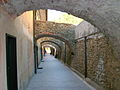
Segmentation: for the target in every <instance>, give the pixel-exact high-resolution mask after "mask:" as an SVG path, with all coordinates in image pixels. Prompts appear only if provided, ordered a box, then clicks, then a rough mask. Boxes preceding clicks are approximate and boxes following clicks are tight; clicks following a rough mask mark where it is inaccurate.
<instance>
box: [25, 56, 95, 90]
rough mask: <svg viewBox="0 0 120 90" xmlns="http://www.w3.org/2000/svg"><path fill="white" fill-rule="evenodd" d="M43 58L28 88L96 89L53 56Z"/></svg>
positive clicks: (52, 89)
mask: <svg viewBox="0 0 120 90" xmlns="http://www.w3.org/2000/svg"><path fill="white" fill-rule="evenodd" d="M43 60H44V62H42V63H41V64H40V67H43V69H39V70H38V73H37V74H36V75H34V77H33V78H32V80H31V81H30V83H29V86H28V88H27V90H95V89H94V88H93V87H91V86H90V85H88V84H87V83H86V82H85V81H83V80H82V79H81V78H80V77H79V76H77V75H76V74H75V73H73V72H72V71H71V70H70V69H69V68H68V67H66V66H65V65H64V64H62V63H61V62H60V61H58V60H57V59H55V58H54V57H53V56H50V55H47V56H45V57H44V59H43Z"/></svg>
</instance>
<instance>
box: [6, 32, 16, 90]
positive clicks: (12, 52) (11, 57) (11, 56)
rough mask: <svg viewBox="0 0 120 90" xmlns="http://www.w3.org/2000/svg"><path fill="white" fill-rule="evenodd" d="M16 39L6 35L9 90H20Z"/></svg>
mask: <svg viewBox="0 0 120 90" xmlns="http://www.w3.org/2000/svg"><path fill="white" fill-rule="evenodd" d="M16 53H17V51H16V38H15V37H14V36H11V35H8V34H6V69H7V87H8V90H18V84H17V54H16Z"/></svg>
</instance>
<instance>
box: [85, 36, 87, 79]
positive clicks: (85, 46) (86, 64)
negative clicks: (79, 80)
mask: <svg viewBox="0 0 120 90" xmlns="http://www.w3.org/2000/svg"><path fill="white" fill-rule="evenodd" d="M84 44H85V78H87V37H85V38H84Z"/></svg>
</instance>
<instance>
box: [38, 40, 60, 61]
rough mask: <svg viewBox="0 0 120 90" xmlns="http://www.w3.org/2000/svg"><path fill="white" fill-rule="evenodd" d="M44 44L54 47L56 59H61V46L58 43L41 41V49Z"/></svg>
mask: <svg viewBox="0 0 120 90" xmlns="http://www.w3.org/2000/svg"><path fill="white" fill-rule="evenodd" d="M44 44H50V45H53V46H54V47H56V58H58V59H61V53H62V46H60V45H59V44H58V43H56V42H55V41H50V40H45V41H42V42H41V43H40V45H41V47H42V46H43V45H44Z"/></svg>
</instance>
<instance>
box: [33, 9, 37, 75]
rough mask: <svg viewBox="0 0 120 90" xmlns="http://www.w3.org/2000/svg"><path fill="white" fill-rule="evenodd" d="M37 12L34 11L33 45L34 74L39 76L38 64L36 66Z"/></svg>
mask: <svg viewBox="0 0 120 90" xmlns="http://www.w3.org/2000/svg"><path fill="white" fill-rule="evenodd" d="M34 21H35V11H33V43H34V73H35V74H37V64H36V48H35V47H36V40H35V22H34Z"/></svg>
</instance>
